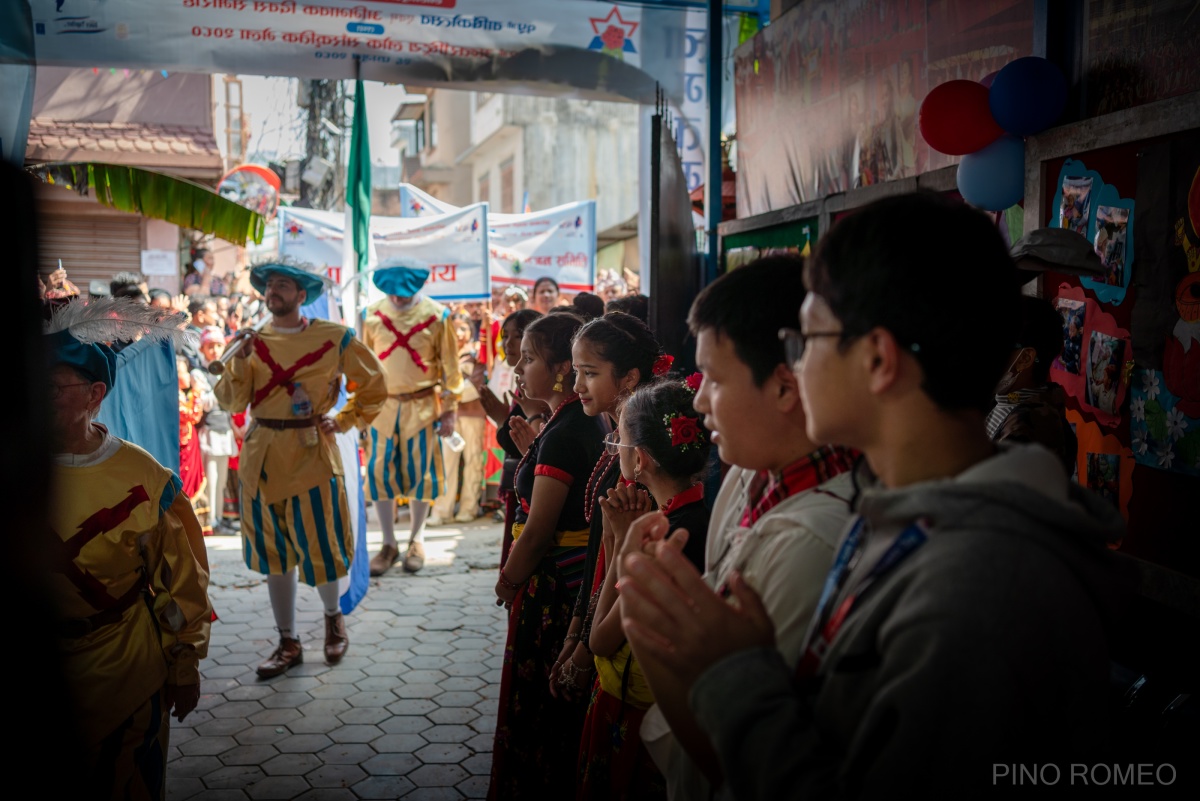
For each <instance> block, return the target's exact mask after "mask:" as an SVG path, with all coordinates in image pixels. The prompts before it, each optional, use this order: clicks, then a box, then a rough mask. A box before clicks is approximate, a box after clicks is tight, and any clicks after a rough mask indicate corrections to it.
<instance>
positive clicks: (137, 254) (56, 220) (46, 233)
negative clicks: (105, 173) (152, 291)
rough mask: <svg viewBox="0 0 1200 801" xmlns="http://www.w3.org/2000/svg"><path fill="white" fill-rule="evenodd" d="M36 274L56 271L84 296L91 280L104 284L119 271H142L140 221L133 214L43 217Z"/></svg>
mask: <svg viewBox="0 0 1200 801" xmlns="http://www.w3.org/2000/svg"><path fill="white" fill-rule="evenodd" d="M39 225H40V232H39V236H40V244H39V247H38V271H39V272H41V273H42V274H43V275H44V274H46V273H49V272H52V271H53V270H55V269H56V268H57V267H58V260H59V259H62V265H63V267H64V268H66V271H67V277H68V278H69V279H70V280H71V282H72V283H73V284H75V286H77V287H79V289H80V291H82V292H83V293H84V294H87V291H88V284H89V282H91V281H93V280H102V281H104V282H105V283H107V282H108V281H109V280H111V279H112V277H113V276H114V275H116V274H117V273H119V272H122V271H126V270H127V271H130V272H140V271H141V267H142V228H141V217H138V216H137V215H134V214H124V215H121V216H111V217H110V216H107V215H82V214H81V215H63V214H47V215H44V216H42V218H41V219H40V220H39Z"/></svg>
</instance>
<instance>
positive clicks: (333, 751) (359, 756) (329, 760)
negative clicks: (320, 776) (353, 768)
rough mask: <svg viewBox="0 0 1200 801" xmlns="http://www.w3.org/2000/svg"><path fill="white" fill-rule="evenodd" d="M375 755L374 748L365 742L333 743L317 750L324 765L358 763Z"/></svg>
mask: <svg viewBox="0 0 1200 801" xmlns="http://www.w3.org/2000/svg"><path fill="white" fill-rule="evenodd" d="M373 756H375V749H373V748H372V747H371V746H369V745H367V744H366V743H334V744H333V745H331V746H329V747H328V748H325V749H322V750H321V751H319V752H317V757H318V758H320V760H321V761H322V762H324V763H325V764H326V765H358V764H361V763H363V762H366V761H367V760H368V759H370V758H371V757H373Z"/></svg>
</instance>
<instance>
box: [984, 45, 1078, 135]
mask: <svg viewBox="0 0 1200 801" xmlns="http://www.w3.org/2000/svg"><path fill="white" fill-rule="evenodd" d="M988 105H989V106H990V107H991V109H992V117H993V118H994V119H995V120H996V124H997V125H999V126H1000V127H1001V128H1003V129H1004V130H1006V131H1008V132H1009V133H1011V134H1016V135H1017V136H1031V135H1033V134H1035V133H1038V132H1040V131H1044V130H1046V129H1047V128H1049V127H1050V126H1051V125H1053V124H1054V123H1056V122H1058V118H1059V117H1060V116H1061V115H1062V112H1063V108H1064V107H1065V106H1066V105H1067V79H1066V78H1064V77H1063V74H1062V70H1060V69H1059V68H1058V67H1056V66H1055V65H1054V64H1053V63H1052V62H1050V61H1047V60H1046V59H1044V58H1038V57H1037V56H1027V57H1025V58H1018V59H1017V60H1016V61H1012V62H1010V63H1008V64H1006V65H1004V68H1003V69H1001V70H1000V72H999V73H997V74H996V77H995V79H994V80H993V81H992V87H991V89H990V91H989V93H988Z"/></svg>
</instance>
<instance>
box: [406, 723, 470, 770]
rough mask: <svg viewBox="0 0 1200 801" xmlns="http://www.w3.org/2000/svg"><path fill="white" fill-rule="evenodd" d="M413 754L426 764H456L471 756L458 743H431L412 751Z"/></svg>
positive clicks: (468, 750) (467, 750) (464, 747)
mask: <svg viewBox="0 0 1200 801" xmlns="http://www.w3.org/2000/svg"><path fill="white" fill-rule="evenodd" d="M431 731H432V730H431ZM426 733H427V734H428V732H426ZM413 756H415V757H416V758H417V759H419V760H421V761H422V762H424V763H425V764H426V765H451V764H455V765H456V764H458V763H459V762H462V761H463V760H464V759H466V758H467V757H469V756H471V751H470V749H468V748H467V747H466V746H465V745H459V744H458V743H431V744H429V745H427V746H425V747H424V748H422V749H420V750H419V751H416V752H414V753H413Z"/></svg>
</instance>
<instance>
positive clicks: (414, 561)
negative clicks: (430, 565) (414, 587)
mask: <svg viewBox="0 0 1200 801" xmlns="http://www.w3.org/2000/svg"><path fill="white" fill-rule="evenodd" d="M423 567H425V546H424V545H423V544H422V543H419V542H410V543H409V544H408V553H406V554H405V555H404V569H405V570H407V571H408V572H409V573H416V572H417V571H418V570H420V569H421V568H423Z"/></svg>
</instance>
